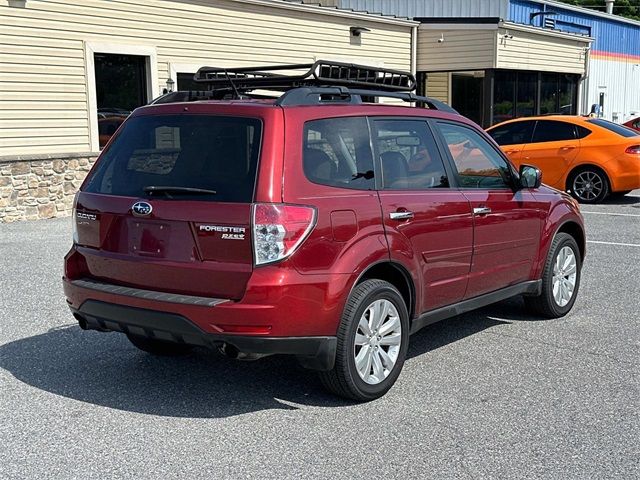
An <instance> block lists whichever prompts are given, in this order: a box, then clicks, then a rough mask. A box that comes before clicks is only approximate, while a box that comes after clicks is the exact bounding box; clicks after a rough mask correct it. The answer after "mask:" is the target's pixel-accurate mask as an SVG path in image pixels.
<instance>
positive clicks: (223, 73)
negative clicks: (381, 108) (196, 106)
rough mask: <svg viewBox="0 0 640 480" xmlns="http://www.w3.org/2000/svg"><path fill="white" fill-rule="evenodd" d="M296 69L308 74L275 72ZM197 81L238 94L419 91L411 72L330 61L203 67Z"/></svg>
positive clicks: (196, 76)
mask: <svg viewBox="0 0 640 480" xmlns="http://www.w3.org/2000/svg"><path fill="white" fill-rule="evenodd" d="M292 70H304V72H303V73H297V74H288V75H286V74H281V73H274V72H283V71H288V72H291V71H292ZM194 80H195V81H196V82H198V83H204V84H207V85H208V86H209V87H210V88H212V89H215V88H216V87H223V88H224V87H226V88H229V87H231V88H232V89H233V90H235V91H237V92H242V91H247V90H255V89H261V90H265V89H267V90H272V89H274V90H275V89H280V90H283V89H284V90H288V89H291V88H297V87H312V86H315V87H319V86H329V85H332V86H343V87H362V88H375V89H376V90H383V91H400V92H410V91H412V90H414V89H415V88H416V79H415V77H414V76H413V75H412V74H411V73H408V72H402V71H400V70H391V69H388V68H378V67H371V66H365V65H356V64H353V63H341V62H331V61H326V60H318V61H316V62H315V63H302V64H294V65H271V66H263V67H242V68H219V67H202V68H201V69H200V70H198V72H197V73H196V74H195V76H194Z"/></svg>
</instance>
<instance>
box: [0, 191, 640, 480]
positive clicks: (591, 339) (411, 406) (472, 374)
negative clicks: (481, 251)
mask: <svg viewBox="0 0 640 480" xmlns="http://www.w3.org/2000/svg"><path fill="white" fill-rule="evenodd" d="M583 212H584V216H585V220H586V225H587V236H588V240H589V243H588V245H587V247H588V256H587V260H586V263H585V265H584V269H583V278H582V286H581V291H580V293H579V298H578V300H577V303H576V305H575V307H574V309H573V311H572V312H571V313H570V314H569V315H567V316H566V317H564V318H562V319H558V320H541V319H539V318H537V317H535V316H532V315H530V314H527V312H526V311H525V309H524V306H523V303H522V301H521V300H520V299H512V300H509V301H505V302H502V303H500V304H497V305H494V306H491V307H487V308H484V309H482V310H479V311H476V312H472V313H469V314H465V315H463V316H460V317H456V318H454V319H451V320H447V321H444V322H442V323H439V324H436V325H433V326H431V327H428V328H427V329H424V330H422V331H421V332H419V333H418V334H417V335H415V336H414V337H412V339H411V346H410V351H409V359H408V360H407V362H406V364H405V367H404V370H403V372H402V375H401V376H400V379H399V380H398V383H397V384H396V386H395V387H394V388H393V389H392V390H391V391H390V392H389V393H388V394H387V395H386V396H385V397H383V398H382V399H380V400H377V401H374V402H370V403H367V404H354V403H351V402H347V401H343V400H340V399H337V398H335V397H332V396H330V395H329V394H327V393H325V392H324V390H323V389H322V388H321V387H320V385H319V384H318V382H317V381H316V378H315V374H314V373H313V372H309V371H306V370H303V369H301V368H300V367H298V366H297V364H296V362H295V361H294V360H292V359H289V358H286V357H270V358H265V359H262V360H260V361H256V362H250V363H244V362H237V361H233V360H230V359H227V358H225V357H223V356H221V355H219V354H217V353H208V352H205V351H198V352H195V353H194V354H192V355H189V356H187V357H183V358H157V357H152V356H149V355H147V354H144V353H142V352H140V351H138V350H136V349H135V348H134V347H133V346H132V345H130V344H129V342H128V341H127V339H126V338H125V337H124V336H123V335H121V334H115V333H112V334H102V333H97V332H84V331H82V330H80V328H78V327H77V325H76V323H75V321H74V319H73V318H72V316H71V315H70V313H69V311H68V309H67V307H66V304H65V301H64V296H63V294H62V288H61V282H60V277H61V275H62V258H63V256H64V254H65V253H66V251H67V250H68V248H69V246H70V236H71V223H70V219H58V220H45V221H33V222H23V223H15V224H0V272H1V277H0V478H1V479H5V478H11V479H14V478H15V479H22V478H29V479H48V478H63V479H68V478H69V479H70V478H77V479H106V478H131V479H133V478H135V479H141V478H144V479H147V478H148V479H178V478H180V479H205V478H206V479H245V478H246V479H271V478H277V479H301V478H340V479H342V478H353V479H363V478H402V479H412V478H434V479H444V478H471V479H480V478H518V479H522V478H553V479H567V478H580V479H596V478H597V479H603V478H616V479H617V478H620V479H631V478H640V418H639V417H640V398H639V397H640V370H639V364H640V329H639V327H640V313H639V310H640V191H635V192H632V194H630V195H629V196H627V197H624V198H622V199H616V200H610V201H608V202H607V203H605V204H603V205H597V206H584V207H583Z"/></svg>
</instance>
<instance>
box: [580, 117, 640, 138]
mask: <svg viewBox="0 0 640 480" xmlns="http://www.w3.org/2000/svg"><path fill="white" fill-rule="evenodd" d="M587 122H589V123H593V124H594V125H597V126H599V127H602V128H606V129H607V130H609V131H611V132H614V133H617V134H618V135H620V136H621V137H627V138H631V137H637V136H639V135H640V132H636V131H635V130H632V129H631V128H628V127H625V126H624V125H618V124H617V123H613V122H609V121H608V120H602V119H601V118H594V119H592V120H587Z"/></svg>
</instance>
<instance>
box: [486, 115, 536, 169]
mask: <svg viewBox="0 0 640 480" xmlns="http://www.w3.org/2000/svg"><path fill="white" fill-rule="evenodd" d="M535 124H536V122H535V120H524V121H517V122H512V123H506V124H504V125H499V126H497V127H493V128H491V129H489V130H488V131H487V133H488V134H489V135H491V137H493V139H494V140H495V141H496V143H497V144H498V145H500V148H501V149H502V151H503V152H504V153H505V155H506V156H507V157H509V160H511V163H513V164H514V165H515V166H516V167H519V166H520V164H521V163H522V153H523V150H524V146H525V145H526V144H528V143H529V142H531V137H532V136H533V127H534V126H535Z"/></svg>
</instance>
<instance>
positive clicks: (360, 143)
mask: <svg viewBox="0 0 640 480" xmlns="http://www.w3.org/2000/svg"><path fill="white" fill-rule="evenodd" d="M303 148H304V151H303V160H302V161H303V168H304V173H305V176H306V177H307V178H308V179H309V180H311V181H312V182H314V183H319V184H321V185H329V186H332V187H341V188H354V189H360V190H373V189H374V188H375V179H374V169H373V157H372V155H371V144H370V139H369V127H368V125H367V120H366V119H365V118H364V117H349V118H327V119H323V120H314V121H311V122H307V123H306V124H305V126H304V146H303Z"/></svg>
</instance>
